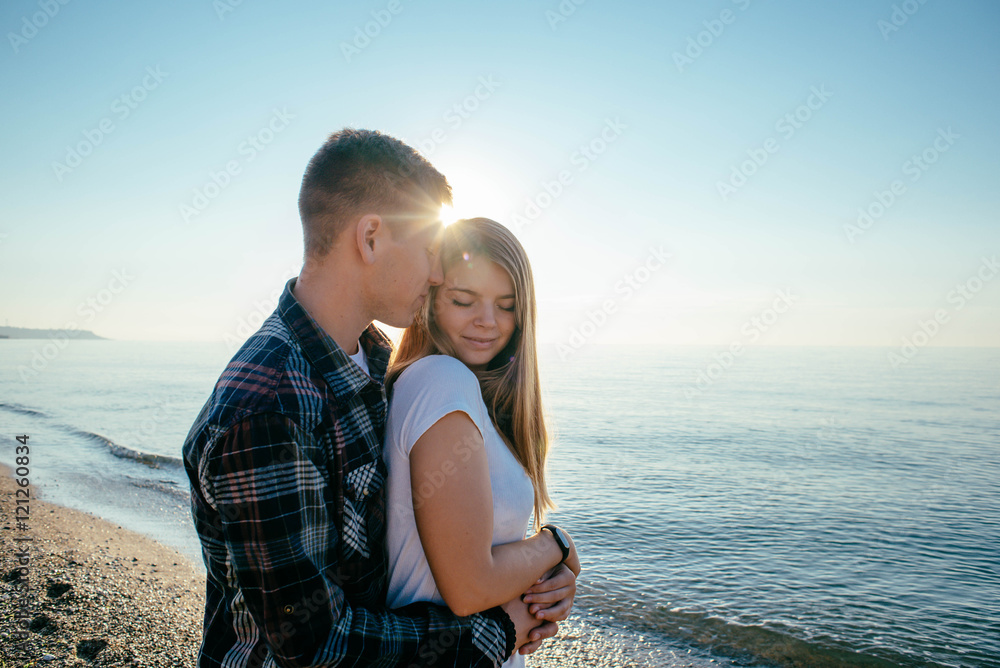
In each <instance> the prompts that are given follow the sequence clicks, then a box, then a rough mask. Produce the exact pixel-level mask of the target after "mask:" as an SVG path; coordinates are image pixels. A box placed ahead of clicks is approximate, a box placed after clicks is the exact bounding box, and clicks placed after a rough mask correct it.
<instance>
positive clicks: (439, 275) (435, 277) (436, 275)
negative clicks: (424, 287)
mask: <svg viewBox="0 0 1000 668" xmlns="http://www.w3.org/2000/svg"><path fill="white" fill-rule="evenodd" d="M427 282H428V283H430V284H431V285H441V284H442V283H444V270H443V269H442V268H441V258H440V257H435V258H434V262H433V263H431V275H430V277H429V278H428V279H427Z"/></svg>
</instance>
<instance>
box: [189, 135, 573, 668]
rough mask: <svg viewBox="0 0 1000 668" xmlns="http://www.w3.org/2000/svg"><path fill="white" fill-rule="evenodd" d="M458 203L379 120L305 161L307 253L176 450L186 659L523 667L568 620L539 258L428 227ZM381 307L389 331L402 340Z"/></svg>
mask: <svg viewBox="0 0 1000 668" xmlns="http://www.w3.org/2000/svg"><path fill="white" fill-rule="evenodd" d="M450 203H451V189H450V187H449V185H448V182H447V180H446V179H445V177H444V176H443V175H442V174H441V173H439V172H438V171H437V170H436V169H435V168H434V167H433V166H432V165H431V164H430V163H429V162H428V161H427V160H425V159H424V158H423V157H421V156H420V155H419V154H418V153H417V152H416V151H414V150H413V149H412V148H410V147H409V146H407V145H406V144H404V143H402V142H400V141H398V140H396V139H394V138H392V137H389V136H387V135H384V134H381V133H379V132H374V131H368V130H351V129H345V130H342V131H340V132H337V133H335V134H333V135H331V136H330V138H329V139H328V141H327V142H326V143H325V144H324V145H323V146H322V147H321V148H320V149H319V151H318V152H317V153H316V155H315V156H313V158H312V160H311V161H310V163H309V166H308V168H307V169H306V173H305V176H304V177H303V180H302V188H301V191H300V194H299V212H300V217H301V219H302V227H303V233H304V244H305V262H304V265H303V268H302V270H301V272H300V274H299V276H298V277H297V278H294V279H292V280H290V281H289V282H288V284H287V285H286V287H285V290H284V292H283V294H282V295H281V298H280V300H279V302H278V307H277V309H276V310H275V312H274V313H273V314H272V315H271V316H270V317H269V318H268V319H267V320H266V321H265V322H264V324H263V325H262V326H261V328H260V330H259V331H257V332H256V333H255V334H254V335H253V336H251V337H250V338H249V340H247V342H246V343H245V344H244V345H243V347H242V348H241V349H240V350H239V352H237V353H236V355H235V356H234V357H233V359H232V361H230V362H229V364H228V366H227V367H226V369H225V370H224V371H223V373H222V375H221V377H220V378H219V380H218V382H217V383H216V385H215V388H214V390H213V392H212V394H211V396H210V397H209V400H208V401H207V403H206V404H205V406H204V408H203V409H202V411H201V413H200V414H199V416H198V418H197V420H196V421H195V424H194V426H193V427H192V428H191V432H190V433H189V435H188V437H187V440H186V442H185V444H184V460H185V467H186V469H187V473H188V476H189V478H190V482H191V487H192V494H191V501H192V513H193V516H194V522H195V528H196V529H197V532H198V536H199V538H200V540H201V543H202V554H203V557H204V560H205V565H206V569H207V590H206V610H205V622H204V636H203V640H202V645H201V649H200V651H199V666H201V667H203V668H205V667H209V666H211V667H216V666H232V667H237V666H238V667H241V668H242V667H248V666H261V667H270V666H282V667H287V666H295V667H300V666H302V667H304V666H428V665H432V666H453V667H464V666H499V665H501V664H502V665H505V666H519V665H524V655H526V654H530V653H531V652H533V651H534V650H536V649H537V648H538V647H539V646H540V645H541V643H542V641H543V640H544V639H546V638H549V637H552V636H553V635H555V633H556V631H557V624H556V623H557V622H559V621H562V620H564V619H566V617H567V615H568V614H569V611H570V608H571V607H572V603H573V597H574V595H575V593H576V576H577V575H578V574H579V570H580V563H579V559H578V557H577V554H576V548H575V547H574V545H573V543H572V540H571V539H570V538H569V536H568V535H566V534H565V533H564V532H563V531H562V530H560V529H559V528H557V527H555V526H552V525H544V526H542V522H541V518H542V516H543V514H544V511H545V510H546V509H547V508H548V507H550V506H551V500H550V498H549V496H548V493H547V491H546V486H545V476H544V471H545V457H546V453H547V449H548V448H547V437H546V430H545V424H544V420H543V416H542V411H541V401H540V390H539V382H538V365H537V360H536V344H535V294H534V284H533V281H532V275H531V268H530V265H529V263H528V259H527V257H526V256H525V253H524V249H523V248H522V247H521V245H520V243H518V241H517V240H516V239H515V238H514V236H513V235H512V234H511V233H510V232H509V231H508V230H507V229H506V228H505V227H503V226H502V225H500V224H498V223H496V222H494V221H491V220H488V219H485V218H473V219H467V220H462V221H458V222H456V223H454V224H453V225H450V226H448V227H443V226H442V224H441V221H440V209H441V206H442V205H447V204H450ZM374 320H378V321H380V322H383V323H386V324H388V325H392V326H396V327H404V328H405V331H404V333H403V336H402V339H401V341H400V344H399V349H398V350H397V351H396V352H395V354H394V355H393V352H392V346H391V344H390V342H389V340H388V339H387V338H386V336H385V335H384V334H383V333H382V332H381V331H380V330H379V329H378V328H377V327H375V325H374V324H373V321H374ZM532 515H533V516H534V518H535V521H534V526H533V527H532V528H531V531H526V530H527V528H528V522H529V518H530V517H531V516H532ZM528 533H530V534H531V535H530V536H529V537H527V538H526V537H525V536H526V534H528Z"/></svg>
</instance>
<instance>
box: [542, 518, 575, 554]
mask: <svg viewBox="0 0 1000 668" xmlns="http://www.w3.org/2000/svg"><path fill="white" fill-rule="evenodd" d="M542 529H548V530H549V532H550V533H551V534H552V537H553V538H555V539H556V545H558V546H559V549H560V550H562V555H563V557H562V561H560V562H559V563H563V562H565V561H566V560H567V559H569V539H567V538H566V534H564V533H563V531H562V529H560V528H559V527H557V526H556V525H555V524H546V525H544V526H543V527H542Z"/></svg>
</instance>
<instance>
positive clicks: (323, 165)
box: [299, 128, 451, 258]
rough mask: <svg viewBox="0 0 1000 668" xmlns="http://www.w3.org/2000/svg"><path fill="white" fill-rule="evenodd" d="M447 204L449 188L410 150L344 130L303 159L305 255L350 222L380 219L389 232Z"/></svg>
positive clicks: (324, 249)
mask: <svg viewBox="0 0 1000 668" xmlns="http://www.w3.org/2000/svg"><path fill="white" fill-rule="evenodd" d="M442 204H451V186H449V185H448V180H447V179H446V178H445V177H444V175H443V174H441V172H439V171H438V170H436V169H435V168H434V166H433V165H431V163H430V162H428V161H427V159H426V158H424V157H423V156H422V155H420V154H419V153H417V151H416V150H414V149H413V148H411V147H409V146H407V145H406V144H404V143H403V142H401V141H399V140H398V139H395V138H393V137H390V136H388V135H385V134H382V133H381V132H378V131H377V130H355V129H353V128H344V129H343V130H341V131H340V132H335V133H333V134H332V135H330V137H329V138H328V139H327V140H326V143H325V144H323V146H321V147H320V149H319V150H318V151H316V154H315V155H314V156H313V157H312V160H310V161H309V166H308V167H307V168H306V173H305V175H304V176H303V177H302V188H301V190H300V191H299V217H300V218H301V219H302V231H303V235H304V237H305V254H306V257H314V258H321V257H323V256H324V255H326V254H327V253H328V252H329V251H330V248H332V247H333V244H334V242H335V241H336V239H337V237H339V236H340V233H341V232H342V231H343V230H344V229H345V227H346V226H347V225H348V224H350V222H351V221H353V220H357V219H358V218H359V217H361V216H363V215H366V214H368V213H376V214H379V215H382V216H384V217H386V219H387V221H388V222H389V223H390V230H393V229H396V228H395V226H396V225H398V224H400V222H401V221H402V220H405V218H406V217H409V216H413V217H418V218H422V217H426V216H428V215H435V214H436V213H437V210H438V209H439V208H440V207H441V205H442Z"/></svg>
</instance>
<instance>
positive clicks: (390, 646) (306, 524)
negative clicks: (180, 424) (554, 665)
mask: <svg viewBox="0 0 1000 668" xmlns="http://www.w3.org/2000/svg"><path fill="white" fill-rule="evenodd" d="M324 447H325V448H328V449H329V448H332V447H336V446H334V445H332V444H331V443H329V441H328V440H327V441H324V440H322V439H316V438H314V437H313V435H312V434H309V433H306V432H305V431H304V430H303V429H301V428H300V427H299V426H298V425H297V424H296V423H295V422H294V421H292V420H290V419H289V418H288V417H287V416H284V415H281V414H280V413H260V414H253V415H249V416H247V417H244V418H243V419H242V420H240V421H238V422H237V423H236V424H234V425H233V426H231V427H230V428H229V429H227V430H226V431H225V432H224V433H222V434H220V435H219V436H218V438H217V439H215V440H214V442H213V443H212V444H211V445H210V446H209V447H208V448H207V449H206V451H205V453H204V458H203V459H202V465H201V467H200V468H201V470H200V472H199V478H200V483H201V484H200V487H201V490H202V492H203V494H204V500H205V502H206V503H207V504H208V505H209V506H211V507H213V508H214V509H215V511H216V512H217V513H218V521H219V526H220V529H221V535H220V539H221V541H222V542H223V543H224V544H225V548H226V552H227V554H228V557H227V559H228V561H229V563H228V564H227V571H228V574H227V579H228V580H229V581H230V583H231V585H232V586H233V588H235V589H237V590H238V592H239V594H238V595H237V599H240V598H242V600H241V601H240V600H236V601H234V604H236V605H234V606H232V608H231V609H235V608H240V609H242V611H243V612H242V613H240V612H237V613H236V617H237V619H236V620H235V622H236V623H235V626H236V627H242V628H244V632H243V633H241V635H243V636H245V639H242V641H243V643H244V645H245V646H249V645H259V644H260V642H261V641H263V642H264V643H266V648H267V651H268V653H269V654H270V655H271V656H273V658H274V661H275V662H276V663H277V664H278V665H280V666H294V667H300V666H425V665H434V666H453V667H455V668H457V667H458V666H463V667H465V666H498V665H500V664H501V663H503V661H504V660H505V659H506V658H507V657H508V656H509V655H510V654H511V652H512V651H513V640H514V627H513V624H512V623H511V621H510V618H509V617H507V615H506V614H505V613H504V612H503V611H502V610H500V609H499V608H494V609H492V610H489V611H486V612H484V613H480V614H477V615H472V616H469V617H456V616H455V615H454V614H452V613H451V612H450V611H449V610H448V609H447V608H444V607H441V606H436V605H433V604H430V603H415V604H412V605H410V606H407V607H405V608H401V609H399V610H391V611H390V610H387V609H385V608H384V607H383V608H377V609H376V608H366V607H361V606H358V605H354V604H352V603H351V601H350V600H348V595H347V594H345V587H356V586H357V585H358V582H359V581H360V582H361V583H362V584H365V577H366V576H365V575H364V574H361V575H360V576H359V574H358V573H357V572H355V571H356V566H355V565H353V564H350V563H345V562H344V560H343V559H342V558H341V556H340V555H342V554H343V551H342V549H343V545H342V543H343V542H344V541H345V540H348V541H349V540H350V536H349V535H348V534H349V533H350V532H351V531H355V532H356V531H364V526H360V527H358V526H348V527H346V528H345V526H344V518H343V517H342V516H338V515H340V511H339V510H338V508H341V507H342V504H343V495H344V487H345V482H344V480H343V477H344V471H343V470H337V469H338V467H337V466H332V465H330V463H329V462H330V461H331V460H332V459H333V458H332V457H330V456H328V455H324V454H323V448H324ZM366 493H367V490H366ZM373 545H377V546H378V547H381V546H382V542H381V541H375V542H374V543H373ZM367 585H368V586H371V587H384V583H383V582H372V583H367ZM382 600H384V597H383V599H382ZM241 614H242V615H244V616H245V615H248V616H249V619H247V618H244V619H239V617H240V615H241ZM233 649H234V650H237V651H238V648H237V647H234V648H233ZM257 649H263V648H262V647H258V648H257ZM227 655H228V653H227ZM220 658H221V657H220ZM229 658H230V659H231V658H233V657H232V656H229ZM234 663H238V661H237V662H234ZM225 664H228V661H227V660H225V659H223V660H222V661H221V664H220V665H225Z"/></svg>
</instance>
